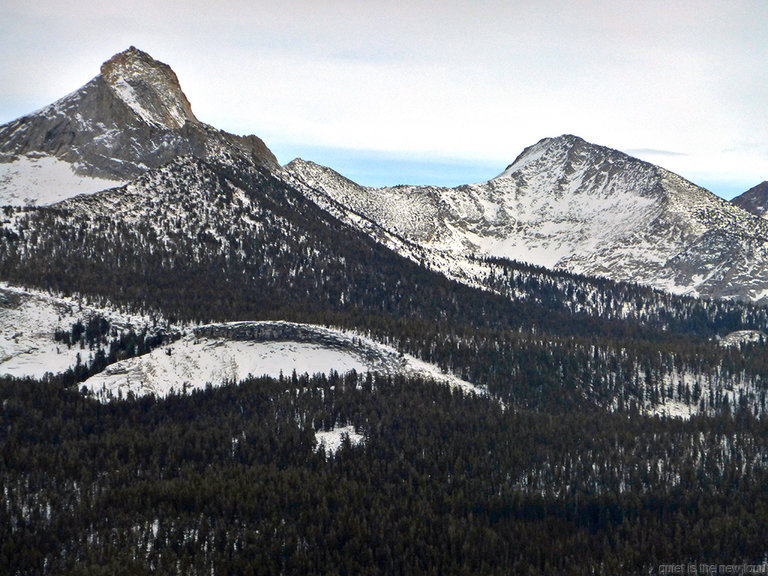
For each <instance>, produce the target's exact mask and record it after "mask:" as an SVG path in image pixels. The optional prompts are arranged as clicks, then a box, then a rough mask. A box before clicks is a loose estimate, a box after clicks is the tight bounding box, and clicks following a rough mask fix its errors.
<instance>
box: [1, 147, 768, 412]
mask: <svg viewBox="0 0 768 576" xmlns="http://www.w3.org/2000/svg"><path fill="white" fill-rule="evenodd" d="M108 194H111V195H112V196H114V198H113V197H110V198H109V199H108V201H105V202H103V203H102V202H101V200H100V197H99V196H93V197H89V198H85V199H81V200H78V201H71V202H70V203H69V204H67V205H66V206H65V207H64V208H55V209H54V208H42V209H36V210H28V209H26V210H22V211H11V212H10V213H7V216H6V217H7V218H8V219H9V222H10V221H12V222H13V225H12V226H9V228H8V230H10V229H11V228H12V229H13V233H11V232H10V231H9V233H8V234H6V235H5V237H4V238H2V239H0V277H2V278H3V279H5V280H8V281H12V282H15V283H18V284H22V285H28V286H37V287H40V288H44V289H48V290H52V291H56V292H62V293H65V294H82V295H86V296H88V297H91V298H94V299H99V298H101V299H103V301H104V302H112V303H115V304H120V305H127V306H131V307H133V308H135V309H140V310H144V311H153V312H156V313H161V314H163V315H165V317H166V318H169V319H171V320H187V321H201V322H207V321H225V320H260V319H264V320H278V319H279V320H292V321H298V322H310V323H316V324H325V325H334V326H339V327H343V328H349V329H354V330H358V331H361V332H364V333H366V334H370V335H372V336H374V337H375V338H377V339H379V340H382V341H384V342H387V343H390V344H392V345H394V346H396V347H397V348H399V349H400V350H402V351H405V352H409V353H412V354H414V355H416V356H418V357H420V358H423V359H425V360H428V361H430V362H433V363H435V364H438V365H440V366H441V367H443V368H445V369H447V370H450V371H452V372H454V373H456V374H458V375H460V376H462V377H464V378H467V379H469V380H471V381H472V382H475V383H477V384H480V385H484V386H488V387H489V389H490V390H492V391H493V392H494V393H495V394H498V395H499V396H500V397H502V398H504V399H505V400H506V401H509V402H513V403H515V404H516V405H520V406H523V407H528V408H541V409H557V410H565V411H567V410H570V409H574V408H577V407H578V408H583V407H595V406H598V407H600V408H606V407H607V408H609V409H629V408H637V409H642V408H647V407H652V406H653V405H655V404H658V403H660V402H661V403H664V402H666V401H668V400H671V401H675V402H680V401H682V402H684V403H685V404H694V405H695V406H696V408H697V409H703V410H704V411H707V412H709V413H714V412H717V411H720V410H727V411H730V410H733V409H735V408H736V407H738V406H740V405H742V404H745V403H746V404H748V405H750V406H752V407H753V408H754V410H755V412H758V413H762V412H763V411H764V410H765V408H766V399H765V394H764V392H763V387H764V382H765V381H766V378H767V377H768V366H766V358H767V357H768V355H766V354H765V352H766V350H767V348H766V344H765V343H759V342H758V343H756V344H754V345H749V346H745V347H742V348H739V347H736V348H729V349H726V348H723V347H721V346H719V345H718V344H717V342H716V338H717V337H718V336H720V335H723V334H725V333H727V332H729V331H731V330H734V329H742V328H753V329H764V328H766V324H767V323H768V321H767V320H766V309H765V308H762V307H757V306H750V305H745V304H739V303H733V302H719V301H718V302H716V301H707V300H696V299H692V298H681V297H675V296H671V295H668V294H663V293H660V292H657V291H653V290H650V289H648V288H643V287H638V286H633V285H630V284H622V283H615V282H610V281H607V280H590V279H587V278H584V277H579V276H572V275H568V274H563V273H551V272H546V271H544V270H543V269H540V268H535V267H530V266H524V265H518V264H514V263H510V262H506V261H501V260H493V261H489V262H488V264H489V265H492V266H493V267H495V268H494V269H495V270H496V274H497V277H496V281H497V283H498V285H497V286H496V287H497V288H498V289H499V291H500V292H501V293H502V294H506V296H504V295H502V294H494V293H490V292H486V291H482V290H478V289H473V288H469V287H467V286H464V285H461V284H459V283H456V282H453V281H449V280H448V279H446V278H445V277H443V276H442V275H440V274H436V273H433V272H430V271H428V270H425V269H424V268H422V267H420V266H418V265H416V264H415V263H413V262H410V261H408V260H405V259H403V258H401V257H399V256H397V255H396V254H394V253H393V252H391V251H390V250H388V249H386V248H384V247H382V246H380V245H378V244H376V243H375V242H374V241H372V240H371V239H370V238H368V237H366V236H364V235H362V234H360V233H359V232H357V231H356V230H354V229H352V228H349V227H346V226H342V225H340V224H339V223H338V221H336V220H334V219H333V218H332V217H330V216H329V215H328V214H326V213H325V212H323V211H322V210H320V209H319V208H318V207H317V206H315V205H314V204H312V203H310V202H308V201H307V200H306V199H305V198H303V197H302V196H301V195H300V194H298V193H297V192H296V191H295V190H292V189H291V188H289V187H287V186H285V184H283V183H282V182H280V181H278V180H276V179H274V178H272V177H271V176H269V175H265V174H261V173H259V172H254V171H252V170H251V171H249V170H246V169H239V168H238V167H234V168H233V167H231V166H229V167H228V166H216V165H213V164H206V163H203V162H200V161H196V160H186V161H179V162H176V163H174V164H172V165H169V166H168V167H166V168H164V169H162V170H160V171H157V172H152V173H150V174H148V175H147V176H146V177H145V178H144V180H143V181H140V182H139V184H137V185H136V186H135V187H132V188H131V189H130V190H129V189H125V190H119V191H113V192H109V193H108ZM112 201H114V202H118V203H119V204H120V205H121V206H122V207H123V210H124V212H123V213H125V214H129V215H130V217H128V216H126V217H124V218H123V217H115V215H114V213H113V212H114V210H113V206H114V205H113V203H112ZM86 328H87V327H86ZM71 337H73V335H71V336H70V338H71ZM81 337H82V335H81ZM86 337H87V336H86ZM107 355H108V356H109V354H107ZM100 365H101V362H99V366H100ZM710 392H711V393H710Z"/></svg>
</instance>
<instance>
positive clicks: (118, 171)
mask: <svg viewBox="0 0 768 576" xmlns="http://www.w3.org/2000/svg"><path fill="white" fill-rule="evenodd" d="M223 151H227V152H229V153H235V154H238V155H240V156H242V157H245V158H248V159H249V160H251V161H253V162H254V163H255V164H257V165H258V166H260V167H263V168H265V169H268V170H274V169H276V168H277V167H278V163H277V160H276V159H275V157H274V155H273V154H272V152H270V150H269V149H268V148H267V146H266V145H265V144H264V142H263V141H262V140H261V139H260V138H258V137H256V136H237V135H234V134H229V133H227V132H223V131H220V130H217V129H216V128H213V127H212V126H209V125H207V124H205V123H202V122H200V121H199V120H198V119H197V118H196V117H195V115H194V114H193V113H192V107H191V106H190V104H189V101H188V100H187V97H186V96H185V95H184V92H183V91H182V89H181V86H180V85H179V82H178V79H177V78H176V74H175V73H174V72H173V70H171V68H170V67H169V66H168V65H167V64H164V63H162V62H159V61H157V60H155V59H153V58H152V57H151V56H150V55H149V54H147V53H145V52H142V51H141V50H138V49H136V48H134V47H131V48H129V49H128V50H126V51H124V52H121V53H119V54H116V55H115V56H113V57H112V58H110V59H109V60H108V61H107V62H105V63H104V64H103V65H102V66H101V74H99V75H98V76H96V77H95V78H94V79H93V80H91V81H90V82H88V83H87V84H86V85H85V86H83V87H82V88H80V89H79V90H76V91H75V92H73V93H71V94H69V95H68V96H65V97H64V98H62V99H60V100H58V101H56V102H54V103H53V104H51V105H49V106H47V107H45V108H43V109H42V110H40V111H38V112H36V113H34V114H30V115H28V116H24V117H22V118H19V119H17V120H14V121H12V122H9V123H8V124H5V125H3V126H0V173H3V174H4V175H5V177H4V178H0V182H2V184H0V196H2V197H5V203H9V202H10V203H16V204H24V203H40V202H37V199H38V198H39V197H40V196H46V192H47V191H46V190H44V189H43V188H44V186H45V185H50V183H51V181H54V182H55V183H56V184H57V185H58V186H59V187H60V188H66V189H72V188H73V187H72V186H71V185H69V184H70V182H69V181H71V180H72V178H78V182H80V184H81V186H80V188H79V189H78V188H77V187H74V188H73V189H74V190H75V192H77V191H78V190H79V191H80V192H85V191H88V192H92V191H95V190H92V189H90V188H93V186H91V187H90V188H89V187H88V182H87V179H89V178H95V179H98V180H99V183H101V180H102V179H106V180H110V181H113V182H116V183H124V182H126V181H129V180H132V179H133V178H136V177H137V176H139V175H141V174H143V173H144V172H146V171H147V170H149V169H153V168H159V167H160V166H163V165H165V164H167V163H168V162H170V161H171V160H173V159H174V158H176V157H178V156H183V155H191V156H195V157H197V158H206V157H210V156H214V155H217V154H221V153H222V152H223ZM62 162H63V163H65V164H64V165H62V164H61V163H62ZM29 165H33V166H35V167H37V168H38V170H37V171H36V172H37V173H36V174H35V177H36V181H37V182H38V183H40V185H39V186H36V185H35V184H34V183H29V182H28V181H25V176H26V175H27V174H28V173H29V170H27V169H25V168H26V167H27V166H29ZM46 171H48V172H53V171H56V175H53V174H52V175H50V176H49V177H48V178H46V177H45V175H44V174H41V172H46ZM60 173H61V174H63V176H61V175H60ZM73 175H74V176H73ZM84 178H85V179H86V181H85V183H83V182H82V180H83V179H84ZM27 180H28V179H27ZM63 180H66V181H67V182H64V184H62V181H63ZM18 186H26V187H27V188H28V190H26V191H25V193H24V195H21V196H20V195H18V194H14V193H13V191H14V187H18ZM96 187H97V188H98V186H96ZM105 187H107V186H101V188H105ZM64 197H66V194H65V195H64ZM54 199H55V200H61V199H64V198H63V197H61V195H60V196H58V197H54Z"/></svg>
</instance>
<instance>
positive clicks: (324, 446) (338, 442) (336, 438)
mask: <svg viewBox="0 0 768 576" xmlns="http://www.w3.org/2000/svg"><path fill="white" fill-rule="evenodd" d="M345 439H349V443H350V444H351V445H352V446H359V445H360V444H362V443H363V442H364V441H365V436H363V435H362V434H360V433H358V432H357V431H356V430H355V427H354V426H352V425H351V424H350V425H347V426H341V427H339V428H332V429H331V430H318V431H317V432H315V440H316V441H317V446H316V449H317V450H318V451H319V450H322V451H324V452H325V455H326V457H330V456H333V455H334V454H336V452H338V451H339V449H340V448H341V446H342V444H343V443H344V440H345Z"/></svg>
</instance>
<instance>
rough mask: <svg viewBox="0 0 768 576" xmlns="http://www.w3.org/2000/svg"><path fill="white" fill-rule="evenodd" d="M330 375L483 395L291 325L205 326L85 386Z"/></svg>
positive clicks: (378, 348) (395, 356)
mask: <svg viewBox="0 0 768 576" xmlns="http://www.w3.org/2000/svg"><path fill="white" fill-rule="evenodd" d="M294 370H295V371H296V372H297V373H298V374H304V373H307V374H316V373H326V374H327V373H329V372H330V371H336V372H348V371H350V370H356V371H358V372H368V371H370V372H379V373H385V374H393V375H394V374H408V375H413V376H422V377H425V378H430V379H434V380H437V381H439V382H443V383H447V384H449V385H451V386H455V387H459V388H461V389H463V390H465V391H467V392H472V393H478V394H486V392H485V391H484V390H482V389H480V388H478V387H476V386H474V385H472V384H470V383H469V382H466V381H464V380H461V379H460V378H457V377H455V376H452V375H448V374H444V373H442V372H441V371H440V370H439V369H438V368H437V367H436V366H433V365H431V364H428V363H426V362H423V361H420V360H418V359H416V358H413V357H412V356H409V355H407V354H400V353H398V352H397V351H396V350H395V349H394V348H391V347H389V346H386V345H384V344H381V343H378V342H375V341H373V340H370V339H368V338H365V337H363V336H360V335H357V334H354V333H349V332H343V331H341V330H334V329H331V328H324V327H320V326H313V325H309V324H294V323H291V322H233V323H229V324H212V325H207V326H200V327H198V328H196V329H195V330H194V332H193V333H191V334H188V335H187V336H185V337H184V338H182V339H180V340H178V341H176V342H174V343H172V344H170V345H168V346H164V347H162V348H159V349H156V350H153V351H152V352H150V353H149V354H145V355H144V356H139V357H136V358H130V359H127V360H123V361H121V362H117V363H115V364H112V365H111V366H108V367H107V369H106V370H104V372H102V373H100V374H96V375H94V376H92V377H91V378H89V379H88V380H86V381H85V383H84V384H83V386H84V387H85V388H86V389H87V390H88V391H90V392H91V393H92V394H94V395H96V396H97V397H99V398H100V399H109V398H115V397H126V396H127V395H128V394H133V395H136V396H141V395H145V394H154V395H157V396H161V397H162V396H166V395H168V394H170V393H171V392H185V391H189V390H196V389H202V388H205V387H206V386H208V385H209V384H210V385H213V386H218V385H221V384H224V383H227V382H238V381H240V380H242V379H244V378H246V377H248V376H272V377H279V376H280V375H281V374H282V375H284V376H289V375H291V374H292V372H293V371H294Z"/></svg>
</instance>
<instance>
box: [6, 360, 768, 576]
mask: <svg viewBox="0 0 768 576" xmlns="http://www.w3.org/2000/svg"><path fill="white" fill-rule="evenodd" d="M0 406H2V408H1V409H0V424H1V426H0V455H1V456H2V457H1V458H0V482H1V483H2V486H3V493H2V495H1V496H0V512H1V513H2V517H3V519H4V521H3V522H0V565H2V566H3V567H4V573H5V574H100V573H104V574H107V573H109V574H161V575H165V574H210V573H212V572H213V573H216V574H226V573H237V574H302V575H303V574H310V575H311V574H413V573H414V571H418V572H419V573H422V574H436V575H437V574H439V575H451V574H475V573H482V574H517V573H550V574H584V573H597V574H617V573H621V574H639V573H648V572H649V571H650V572H653V571H654V570H655V569H656V568H657V567H658V566H659V565H660V564H666V563H688V562H690V563H694V562H696V563H698V562H707V563H728V564H733V563H738V564H741V563H743V562H747V563H759V562H762V561H763V560H764V554H765V542H764V538H763V534H765V530H766V529H768V514H766V511H767V510H768V494H766V492H765V490H764V486H765V483H766V481H768V477H766V466H765V463H766V462H767V461H768V445H767V441H766V439H767V438H768V429H766V426H767V425H766V423H765V422H763V421H761V420H757V419H755V418H753V417H752V416H750V415H749V414H748V413H746V412H736V413H735V414H733V415H730V416H719V417H716V418H694V419H692V420H691V421H688V422H684V421H679V420H664V419H658V418H646V417H643V416H641V415H640V414H637V413H632V414H630V417H627V415H626V414H623V415H611V414H602V415H600V417H596V415H594V414H582V413H579V412H572V413H570V414H565V415H560V416H558V417H551V416H549V415H546V414H541V413H536V412H529V411H525V410H508V409H507V410H505V409H503V408H502V406H501V405H500V404H498V403H496V402H495V401H494V400H492V399H488V398H482V397H475V396H465V395H463V394H462V393H461V392H459V391H457V390H451V389H449V388H447V387H445V386H438V385H435V384H431V383H429V382H425V381H423V380H419V379H405V378H394V379H393V378H381V377H375V376H370V375H367V376H365V375H357V374H354V373H351V374H348V375H344V376H340V375H337V374H331V375H330V376H328V377H324V376H318V377H312V378H310V377H308V376H295V377H293V378H284V379H268V378H260V379H251V380H248V381H245V382H243V383H242V384H240V385H238V386H236V385H228V386H224V387H222V388H209V389H207V390H204V391H199V392H195V393H193V394H190V395H174V396H171V397H169V398H167V399H165V400H162V401H159V400H157V399H155V398H152V397H146V398H142V399H138V400H134V401H114V402H111V403H109V404H100V403H97V402H95V401H91V400H89V399H87V398H85V397H83V396H81V395H79V394H77V393H74V392H72V391H69V390H66V389H63V388H62V387H61V383H60V382H56V381H50V382H46V383H42V382H35V381H29V380H27V381H17V380H11V379H4V380H2V381H0ZM345 425H353V426H354V427H355V429H356V430H357V431H358V432H359V433H360V434H362V435H363V436H364V441H363V442H362V443H361V444H360V445H358V446H355V447H353V446H352V445H351V444H349V443H348V442H347V443H343V444H342V448H341V449H340V451H339V452H337V453H336V455H335V456H332V457H326V455H325V453H324V452H322V451H318V450H317V446H316V441H315V436H314V433H315V432H316V431H320V430H328V429H332V428H334V427H339V426H345Z"/></svg>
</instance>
